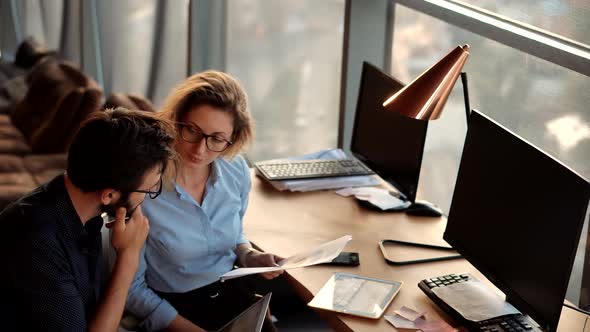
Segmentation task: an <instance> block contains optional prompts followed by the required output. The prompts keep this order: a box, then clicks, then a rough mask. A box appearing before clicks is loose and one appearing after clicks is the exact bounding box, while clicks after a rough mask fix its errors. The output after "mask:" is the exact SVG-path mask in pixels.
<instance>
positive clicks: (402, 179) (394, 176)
mask: <svg viewBox="0 0 590 332" xmlns="http://www.w3.org/2000/svg"><path fill="white" fill-rule="evenodd" d="M403 86H404V85H403V83H401V82H399V81H398V80H396V79H394V78H393V77H390V76H389V75H387V74H385V73H384V72H382V71H381V70H380V69H378V68H377V67H375V66H373V65H371V64H369V63H368V62H363V70H362V74H361V84H360V88H359V95H358V100H357V107H356V116H355V120H354V127H353V131H352V141H351V146H350V150H351V152H352V153H353V155H354V156H355V157H356V158H358V159H359V160H360V161H362V162H363V163H365V164H366V165H367V166H368V167H369V168H371V169H372V170H373V171H375V173H377V174H378V175H379V176H381V178H383V180H385V181H387V182H389V183H390V184H392V185H393V186H394V187H395V188H397V189H398V190H399V191H400V192H401V193H403V194H404V195H405V196H406V197H407V199H408V200H409V201H411V202H414V201H415V199H416V191H417V190H418V178H419V176H420V167H421V165H422V153H423V151H424V143H425V141H426V130H427V129H428V121H420V120H415V119H411V118H407V117H404V116H402V115H398V114H395V113H394V112H387V111H386V110H385V109H384V108H383V102H384V101H385V100H386V99H387V98H388V97H389V96H391V95H392V94H393V93H395V92H396V91H398V90H400V89H401V88H402V87H403Z"/></svg>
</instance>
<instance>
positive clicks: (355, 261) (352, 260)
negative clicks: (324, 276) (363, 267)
mask: <svg viewBox="0 0 590 332" xmlns="http://www.w3.org/2000/svg"><path fill="white" fill-rule="evenodd" d="M360 263H361V261H360V259H359V254H358V252H347V251H343V252H341V253H340V255H338V256H337V257H336V258H334V259H333V260H332V261H331V262H327V263H324V264H326V265H343V266H358V265H359V264H360Z"/></svg>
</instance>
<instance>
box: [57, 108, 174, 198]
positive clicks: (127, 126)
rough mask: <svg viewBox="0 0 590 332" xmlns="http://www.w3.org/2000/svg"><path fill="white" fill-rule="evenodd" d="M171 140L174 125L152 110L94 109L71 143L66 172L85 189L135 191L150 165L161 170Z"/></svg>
mask: <svg viewBox="0 0 590 332" xmlns="http://www.w3.org/2000/svg"><path fill="white" fill-rule="evenodd" d="M173 141H174V127H173V126H172V125H171V124H170V123H169V122H167V121H166V120H163V119H159V118H157V117H156V116H155V115H154V114H152V113H147V112H142V111H130V110H127V109H125V108H122V107H119V108H117V109H115V110H113V109H107V110H105V111H104V112H95V113H94V114H93V115H91V116H90V117H89V118H88V119H87V120H86V121H84V123H82V125H81V126H80V129H78V132H77V133H76V136H75V137H74V139H73V141H72V143H71V145H70V149H69V151H68V167H67V174H68V177H69V178H70V180H71V181H72V183H73V184H74V185H75V186H76V187H78V188H79V189H80V190H82V191H84V192H92V191H98V190H102V189H107V188H113V189H116V190H119V191H121V192H123V193H126V192H130V191H132V190H137V189H138V188H139V186H140V185H141V183H142V181H143V178H144V176H145V174H146V172H147V171H149V170H150V169H151V168H153V167H155V166H161V167H162V172H163V171H164V168H165V167H166V164H167V162H168V160H169V159H170V158H172V156H173V153H174V152H173V149H172V147H171V144H172V142H173Z"/></svg>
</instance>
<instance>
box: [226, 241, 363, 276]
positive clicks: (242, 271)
mask: <svg viewBox="0 0 590 332" xmlns="http://www.w3.org/2000/svg"><path fill="white" fill-rule="evenodd" d="M350 240H352V236H351V235H345V236H343V237H340V238H338V239H336V240H333V241H330V242H326V243H324V244H322V245H320V246H318V247H316V248H313V249H308V250H306V251H304V252H300V253H298V254H295V255H293V256H291V257H288V258H285V259H283V260H282V261H280V262H279V264H278V265H277V266H272V267H242V268H239V269H235V270H231V271H229V272H227V273H225V274H224V275H222V276H221V278H220V279H221V280H229V279H233V278H238V277H243V276H246V275H249V274H255V273H264V272H272V271H280V270H289V269H294V268H298V267H305V266H311V265H316V264H321V263H327V262H329V261H331V260H333V259H334V258H336V256H338V255H339V254H340V253H341V252H342V250H343V249H344V247H346V244H347V243H348V242H350Z"/></svg>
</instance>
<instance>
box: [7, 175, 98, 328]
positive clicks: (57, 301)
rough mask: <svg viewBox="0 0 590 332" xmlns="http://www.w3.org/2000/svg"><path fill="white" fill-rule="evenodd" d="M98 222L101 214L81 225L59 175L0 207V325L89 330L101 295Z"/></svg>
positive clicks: (62, 179) (62, 177)
mask: <svg viewBox="0 0 590 332" xmlns="http://www.w3.org/2000/svg"><path fill="white" fill-rule="evenodd" d="M101 227H102V219H101V218H100V217H96V218H92V219H91V220H89V221H88V222H87V223H86V225H83V224H82V222H81V221H80V218H79V217H78V214H77V213H76V210H75V209H74V206H73V204H72V201H71V200H70V197H69V195H68V193H67V191H66V187H65V183H64V176H63V175H60V176H57V177H56V178H54V179H53V180H51V181H50V182H49V183H47V184H45V185H43V186H41V187H39V188H37V189H35V190H34V191H33V192H31V193H29V194H28V195H26V196H24V197H23V198H21V199H19V200H18V201H16V202H14V203H12V204H11V205H9V206H8V207H7V208H6V209H5V210H4V211H2V213H1V214H0V249H1V250H0V264H1V265H0V266H2V267H3V269H4V271H3V272H2V273H1V274H0V287H1V288H0V289H1V291H2V292H1V294H0V295H1V296H3V297H5V298H4V299H3V300H2V301H0V303H2V307H4V308H0V309H1V310H0V317H1V319H0V330H3V331H4V330H7V331H25V330H26V331H85V330H86V329H87V324H88V322H89V321H90V320H91V319H92V317H93V315H94V312H95V310H96V305H97V303H98V296H99V294H100V289H99V288H100V266H99V265H100V261H101V260H100V254H101V241H100V229H101ZM7 327H8V328H7Z"/></svg>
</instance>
